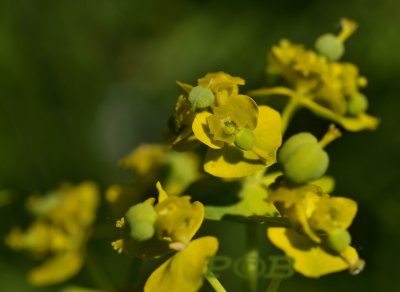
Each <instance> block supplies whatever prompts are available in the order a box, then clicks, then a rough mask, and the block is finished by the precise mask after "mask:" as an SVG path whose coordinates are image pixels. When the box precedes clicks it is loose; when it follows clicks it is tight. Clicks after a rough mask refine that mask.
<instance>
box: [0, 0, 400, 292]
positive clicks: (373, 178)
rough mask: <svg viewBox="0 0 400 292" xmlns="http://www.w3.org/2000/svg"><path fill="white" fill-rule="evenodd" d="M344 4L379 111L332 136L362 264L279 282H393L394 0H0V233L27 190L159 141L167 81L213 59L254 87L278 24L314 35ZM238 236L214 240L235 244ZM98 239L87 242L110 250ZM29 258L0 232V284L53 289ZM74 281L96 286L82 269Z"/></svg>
mask: <svg viewBox="0 0 400 292" xmlns="http://www.w3.org/2000/svg"><path fill="white" fill-rule="evenodd" d="M341 17H348V18H351V19H354V20H356V21H357V22H359V24H360V27H359V30H358V31H357V33H356V34H355V35H354V36H352V37H351V38H350V39H349V40H348V42H347V43H346V54H345V56H344V60H345V61H351V62H354V63H356V64H357V65H358V66H359V68H360V70H361V73H362V74H363V75H364V76H366V77H367V78H368V80H369V85H368V87H367V89H366V90H365V93H366V95H367V96H368V97H369V100H370V110H369V112H370V113H371V114H373V115H376V116H379V117H381V119H382V123H381V126H380V127H379V129H378V130H377V131H375V132H368V131H367V132H361V133H355V134H350V133H345V135H344V137H343V138H342V139H340V140H338V141H337V142H335V143H334V144H332V145H331V146H329V152H330V155H331V166H330V169H329V173H330V174H331V175H333V176H335V177H336V179H337V187H336V190H335V194H337V195H342V196H347V197H350V198H354V199H355V200H357V201H358V202H359V205H360V210H359V214H358V216H357V218H356V220H355V222H354V224H353V226H352V228H351V232H352V234H353V242H354V244H355V245H356V247H357V248H358V249H359V251H360V254H361V256H362V257H363V258H364V259H366V261H367V267H366V269H365V271H364V272H363V273H361V274H360V275H358V276H350V275H348V274H347V273H345V272H344V273H339V274H335V275H331V276H327V277H324V278H321V279H319V280H310V279H306V278H304V277H301V276H295V277H293V278H291V279H289V280H287V281H284V282H283V284H282V286H281V289H280V291H310V292H312V291H343V292H344V291H385V290H386V291H389V290H390V291H400V282H399V280H398V269H399V267H398V265H399V264H400V262H399V259H400V253H399V252H398V249H399V248H398V247H399V246H400V223H399V222H400V221H399V220H400V201H399V199H398V196H399V195H400V184H399V179H400V176H399V165H400V159H399V158H400V157H399V156H400V152H399V150H400V135H399V134H398V126H399V125H400V114H399V111H400V98H399V92H400V82H399V78H400V74H399V72H400V71H399V68H400V54H399V49H398V48H399V47H400V35H399V30H400V2H399V1H397V0H381V1H373V0H353V1H348V0H347V1H342V0H337V1H316V0H314V1H312V0H308V1H307V0H298V1H290V0H282V1H237V0H232V1H218V0H216V1H206V0H203V1H183V0H170V1H161V0H147V1H138V0H84V1H75V0H71V1H44V0H43V1H41V0H38V1H24V0H2V1H0V190H10V191H11V192H12V194H13V196H12V200H11V202H8V203H4V202H3V205H1V206H0V220H1V221H0V222H1V223H0V236H1V237H2V238H3V237H4V236H5V234H6V233H7V231H8V230H9V229H10V227H11V226H13V225H16V224H21V223H23V222H24V220H26V218H25V217H26V216H25V215H24V211H23V207H22V202H23V200H24V198H26V196H27V195H29V194H31V193H32V192H44V191H46V190H50V189H53V188H55V187H57V186H58V185H59V183H60V182H63V181H70V182H74V183H79V182H81V181H83V180H87V179H92V180H95V181H97V182H98V183H99V184H100V186H102V187H103V189H104V187H106V186H107V185H109V184H111V183H113V182H123V181H127V180H128V179H129V176H128V175H127V174H126V173H124V172H122V171H121V170H119V168H118V161H119V160H120V159H121V158H122V157H123V156H125V155H126V154H127V153H128V152H130V151H131V150H132V149H133V148H134V147H135V146H137V145H139V144H140V143H143V142H157V141H159V138H160V133H161V132H162V130H164V129H165V127H166V120H167V119H168V116H169V115H170V113H171V111H172V109H173V105H174V102H175V100H176V97H177V94H178V91H177V89H176V86H175V81H176V80H181V81H183V82H187V83H192V84H193V83H195V81H196V79H197V78H198V77H201V76H203V75H204V74H205V73H207V72H214V71H220V70H223V71H226V72H228V73H230V74H231V75H234V76H241V77H242V78H244V79H246V81H247V83H246V86H245V89H252V88H257V87H260V86H261V85H263V84H264V82H265V77H264V67H265V54H266V52H267V50H268V49H269V48H270V47H271V46H272V45H273V44H274V43H277V42H278V41H279V39H281V38H283V37H285V38H288V39H290V40H292V41H293V42H299V43H304V44H305V45H307V46H308V47H311V46H312V45H313V43H314V40H315V39H316V38H317V37H318V36H319V35H321V34H322V33H325V32H336V31H337V30H338V28H339V19H340V18H341ZM293 124H294V126H293V128H292V129H291V131H292V132H295V131H297V130H298V129H306V130H310V131H313V132H315V133H322V131H323V129H325V128H326V126H327V123H326V122H324V121H320V120H317V119H316V118H314V117H313V116H311V114H309V113H307V112H300V113H299V114H298V115H297V116H296V118H295V119H294V123H293ZM289 133H290V131H289ZM217 227H218V225H217ZM210 228H211V229H212V230H216V229H217V228H216V227H215V226H214V227H210ZM232 228H235V226H234V225H232ZM235 236H238V235H237V234H227V237H226V238H225V239H224V240H223V243H222V244H223V245H226V246H229V245H230V247H228V249H229V250H234V243H233V242H235V240H236V239H235ZM103 243H104V242H99V243H97V244H95V245H94V246H93V248H94V250H96V248H97V249H99V250H102V249H104V250H108V249H110V248H109V245H106V246H105V247H103V245H102V244H103ZM102 254H103V255H104V256H103V257H99V258H98V259H97V260H98V264H99V265H102V266H103V267H105V274H108V275H107V276H109V277H111V278H113V277H114V279H117V280H115V281H118V279H119V278H118V275H117V274H118V273H117V272H116V271H115V270H116V269H119V270H123V269H125V267H126V266H127V265H128V260H126V259H122V257H117V256H116V255H115V254H113V253H107V252H104V253H102ZM31 265H32V262H31V261H29V260H27V258H26V257H25V256H24V255H16V254H14V253H13V252H10V251H9V250H7V248H6V247H5V246H4V244H3V243H1V244H0V291H58V289H59V288H60V286H55V287H49V288H47V289H44V288H40V289H38V288H36V289H35V288H32V287H30V286H29V285H28V284H27V283H26V281H25V273H26V271H27V270H28V268H29V267H30V266H31ZM116 266H118V268H116ZM132 272H135V270H134V269H133V270H132ZM121 273H122V272H121ZM221 275H222V282H223V283H224V284H226V287H227V288H228V291H239V290H237V289H238V288H237V287H238V286H236V284H235V283H236V282H237V281H238V279H236V278H237V277H236V278H235V275H234V274H233V273H230V272H226V273H221ZM75 280H76V281H75V282H78V283H81V284H83V285H86V286H87V287H96V286H95V284H93V282H96V281H92V280H91V279H90V277H89V276H88V275H87V273H86V271H85V270H83V272H82V273H81V275H80V276H79V277H77V278H76V279H75ZM71 282H74V279H73V280H72V281H71ZM100 282H101V280H100ZM266 285H267V281H265V283H264V281H261V288H263V287H266ZM134 291H136V290H134ZM205 291H207V287H205Z"/></svg>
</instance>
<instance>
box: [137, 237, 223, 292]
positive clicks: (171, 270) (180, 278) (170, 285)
mask: <svg viewBox="0 0 400 292" xmlns="http://www.w3.org/2000/svg"><path fill="white" fill-rule="evenodd" d="M217 250H218V240H217V239H216V238H215V237H211V236H207V237H201V238H198V239H196V240H193V241H192V242H191V243H190V244H189V245H188V246H187V247H186V248H185V249H184V250H182V251H179V252H177V253H176V254H175V255H174V256H173V257H171V258H170V259H168V260H167V261H166V262H164V263H163V264H162V265H161V266H160V267H159V268H158V269H157V270H155V271H154V272H153V273H152V274H151V276H150V277H149V278H148V279H147V282H146V284H145V287H144V291H145V292H164V291H165V292H171V291H174V292H175V291H176V292H192V291H198V290H199V289H200V287H201V286H202V285H203V279H204V276H203V274H204V272H205V271H206V269H207V263H208V259H209V258H210V257H212V256H214V255H215V254H216V253H217Z"/></svg>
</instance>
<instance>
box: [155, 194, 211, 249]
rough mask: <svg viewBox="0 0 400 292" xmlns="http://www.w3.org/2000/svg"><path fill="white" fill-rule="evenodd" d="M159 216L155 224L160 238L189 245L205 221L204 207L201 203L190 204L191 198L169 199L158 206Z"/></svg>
mask: <svg viewBox="0 0 400 292" xmlns="http://www.w3.org/2000/svg"><path fill="white" fill-rule="evenodd" d="M156 212H157V214H158V216H157V221H156V224H155V227H156V230H157V233H158V234H159V236H162V237H168V238H170V239H171V240H172V242H182V243H184V244H186V243H188V242H189V241H190V240H191V239H192V237H193V236H194V234H195V233H196V232H197V230H198V229H199V228H200V226H201V223H202V222H203V219H204V206H203V204H201V203H200V202H193V203H190V197H188V196H182V197H175V196H174V197H168V199H167V200H165V201H163V202H161V203H160V204H158V205H157V206H156Z"/></svg>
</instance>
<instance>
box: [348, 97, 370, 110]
mask: <svg viewBox="0 0 400 292" xmlns="http://www.w3.org/2000/svg"><path fill="white" fill-rule="evenodd" d="M367 109H368V99H367V97H366V96H365V95H364V94H362V93H357V94H355V95H353V96H352V97H351V98H350V100H349V101H348V102H347V113H348V114H349V115H351V116H357V115H358V114H360V113H363V112H365V111H366V110H367Z"/></svg>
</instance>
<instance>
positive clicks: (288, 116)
mask: <svg viewBox="0 0 400 292" xmlns="http://www.w3.org/2000/svg"><path fill="white" fill-rule="evenodd" d="M300 98H301V97H300V96H296V95H293V96H292V97H291V98H290V99H289V101H288V103H287V104H286V106H285V108H284V109H283V112H282V135H283V134H285V132H286V130H287V128H288V126H289V123H290V121H291V120H292V117H293V116H294V114H295V112H296V111H297V109H298V108H299V105H300V103H299V99H300Z"/></svg>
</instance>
